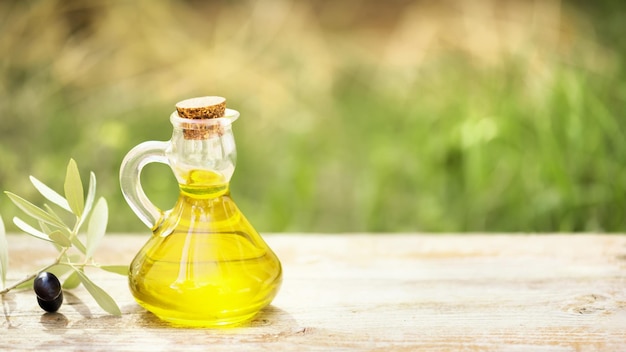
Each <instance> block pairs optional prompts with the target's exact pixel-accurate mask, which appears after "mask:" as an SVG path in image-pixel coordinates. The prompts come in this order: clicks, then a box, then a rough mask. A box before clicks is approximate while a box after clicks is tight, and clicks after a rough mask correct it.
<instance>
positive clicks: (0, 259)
mask: <svg viewBox="0 0 626 352" xmlns="http://www.w3.org/2000/svg"><path fill="white" fill-rule="evenodd" d="M8 269H9V245H8V242H7V236H6V232H5V230H4V222H3V221H2V218H1V217H0V280H2V288H4V284H5V283H6V282H7V271H8Z"/></svg>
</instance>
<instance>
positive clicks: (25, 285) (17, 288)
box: [15, 274, 56, 290]
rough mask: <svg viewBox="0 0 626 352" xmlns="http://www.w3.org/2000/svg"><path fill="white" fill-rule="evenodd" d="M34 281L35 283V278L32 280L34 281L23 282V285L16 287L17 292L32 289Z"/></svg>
mask: <svg viewBox="0 0 626 352" xmlns="http://www.w3.org/2000/svg"><path fill="white" fill-rule="evenodd" d="M55 275H56V274H55ZM34 281H35V278H32V279H30V280H28V281H26V282H22V283H21V284H19V285H17V286H15V289H16V290H21V289H24V288H31V289H32V288H33V282H34Z"/></svg>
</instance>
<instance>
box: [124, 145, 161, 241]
mask: <svg viewBox="0 0 626 352" xmlns="http://www.w3.org/2000/svg"><path fill="white" fill-rule="evenodd" d="M169 145H170V142H156V141H150V142H143V143H141V144H139V145H137V146H136V147H134V148H133V149H131V150H130V151H129V152H128V154H126V157H124V160H123V161H122V166H121V167H120V186H121V188H122V194H123V195H124V198H125V199H126V202H127V203H128V205H130V208H131V209H132V210H133V212H134V213H135V214H136V215H137V217H139V219H140V220H141V221H142V222H143V223H144V224H146V226H148V227H149V228H150V229H154V228H155V227H156V226H157V224H158V223H159V221H160V220H161V218H162V217H163V211H162V210H161V209H159V208H158V207H157V206H156V205H154V204H153V203H152V202H151V201H150V199H148V196H146V193H145V192H144V191H143V188H142V187H141V170H142V169H143V167H144V166H146V165H147V164H149V163H155V162H156V163H162V164H167V165H169V160H168V159H167V156H166V155H165V151H166V150H167V148H168V147H169Z"/></svg>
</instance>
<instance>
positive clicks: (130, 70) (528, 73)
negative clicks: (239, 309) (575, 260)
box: [0, 0, 626, 232]
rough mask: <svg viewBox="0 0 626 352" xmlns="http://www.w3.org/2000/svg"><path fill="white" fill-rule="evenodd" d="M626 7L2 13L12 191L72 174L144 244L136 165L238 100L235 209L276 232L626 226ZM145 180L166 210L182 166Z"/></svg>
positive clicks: (187, 4)
mask: <svg viewBox="0 0 626 352" xmlns="http://www.w3.org/2000/svg"><path fill="white" fill-rule="evenodd" d="M625 10H626V4H625V3H624V2H621V1H595V2H583V1H580V2H572V1H561V2H560V1H548V0H546V1H544V0H536V1H530V0H529V1H487V0H478V1H440V2H435V1H406V0H392V1H385V2H381V1H356V0H341V1H331V0H308V1H295V0H291V1H290V0H267V1H246V0H237V1H198V0H195V1H191V0H187V1H67V0H52V1H34V0H33V1H28V0H27V1H2V2H0V189H2V190H10V191H12V192H15V193H17V194H19V195H22V196H24V197H26V198H28V199H31V200H32V201H34V202H35V203H38V204H41V202H42V201H43V200H42V198H41V196H39V195H38V194H37V193H36V191H35V190H34V188H33V187H32V186H31V184H30V182H29V181H28V176H29V175H34V176H36V177H37V178H38V179H40V180H42V181H43V182H45V183H47V184H48V185H50V186H52V187H53V188H55V189H57V190H58V191H62V188H63V178H64V176H65V167H66V165H67V162H68V160H69V158H70V157H72V158H74V159H75V160H76V161H77V163H78V165H79V168H80V169H81V172H82V173H83V179H84V182H85V183H86V182H87V175H88V172H89V171H90V170H93V171H94V172H95V173H96V175H97V178H98V190H99V195H102V196H105V197H106V198H107V200H108V202H109V208H110V213H111V216H110V222H109V231H111V232H129V231H147V229H145V228H144V226H143V225H142V224H141V223H140V222H139V220H137V219H136V218H135V216H134V215H133V214H132V212H131V211H130V208H129V207H128V206H127V205H126V203H125V202H124V200H123V198H122V196H121V193H120V191H119V184H118V170H119V166H120V163H121V160H122V158H123V157H124V155H125V154H126V153H127V152H128V151H129V150H130V149H131V148H132V147H133V146H135V145H137V144H139V143H141V142H143V141H146V140H168V139H169V137H170V135H171V126H170V124H169V121H168V116H169V114H170V113H171V112H172V111H173V110H174V104H175V103H176V102H178V101H180V100H182V99H185V98H190V97H195V96H202V95H221V96H224V97H226V98H227V99H228V106H229V107H230V108H233V109H236V110H239V111H240V112H241V116H242V117H241V119H240V120H238V122H237V123H236V125H235V138H236V140H237V146H238V151H239V159H238V168H237V171H236V172H235V176H234V178H233V181H232V187H231V188H232V194H233V196H234V198H235V200H236V202H237V204H238V205H239V206H240V207H241V208H242V210H243V212H244V213H245V214H246V216H247V217H248V218H249V220H250V221H251V222H252V223H253V224H254V225H255V226H256V227H257V229H258V230H260V231H263V232H270V231H274V232H280V231H293V232H357V231H385V232H404V231H432V232H443V231H472V232H477V231H541V232H555V231H605V232H617V231H625V230H626V223H625V221H624V219H625V216H626V212H625V210H626V177H624V165H625V164H626V139H625V138H624V134H625V131H626V120H625V116H624V114H625V112H626V70H625V66H624V65H625V54H626V42H625V41H624V34H625V33H624V28H625V27H624V23H625V21H626V11H625ZM143 179H144V185H145V188H146V190H147V193H148V195H149V196H150V197H151V198H152V199H153V201H154V202H155V203H156V204H157V205H159V206H160V207H161V208H163V209H169V208H170V207H171V206H172V205H173V202H174V201H175V199H176V196H177V186H176V184H175V181H174V178H173V176H172V175H171V173H170V172H169V170H168V169H167V167H166V166H159V165H150V166H148V167H147V168H146V170H145V172H144V177H143ZM17 213H18V211H17V210H16V209H15V208H14V206H13V205H12V204H11V203H10V201H9V200H8V198H7V197H5V196H4V195H3V196H2V198H1V199H0V214H2V216H3V218H4V219H5V222H6V223H7V224H9V223H10V219H11V218H12V217H13V216H14V215H15V214H17ZM9 229H13V230H15V228H14V227H11V226H9Z"/></svg>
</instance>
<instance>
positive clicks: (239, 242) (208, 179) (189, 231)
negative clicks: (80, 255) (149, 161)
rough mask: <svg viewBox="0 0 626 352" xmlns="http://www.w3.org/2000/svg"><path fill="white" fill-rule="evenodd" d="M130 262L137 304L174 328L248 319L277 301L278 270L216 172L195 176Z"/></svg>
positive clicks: (193, 173) (199, 172) (273, 257)
mask: <svg viewBox="0 0 626 352" xmlns="http://www.w3.org/2000/svg"><path fill="white" fill-rule="evenodd" d="M180 191H181V192H180V196H179V198H178V201H177V203H176V205H175V206H174V208H173V209H172V210H170V211H168V212H166V213H165V214H164V217H163V221H161V222H160V224H159V225H158V227H157V228H156V229H155V230H154V234H153V236H152V237H151V238H150V240H149V241H148V242H147V243H146V245H145V246H144V247H143V248H142V249H141V251H140V252H139V253H138V254H137V256H136V257H135V259H134V260H133V262H132V264H131V268H130V270H131V272H130V276H129V278H130V279H129V284H130V288H131V291H132V293H133V295H134V296H135V299H136V300H137V302H139V304H140V305H142V306H143V307H144V308H146V309H147V310H149V311H151V312H153V313H154V314H155V315H157V316H158V317H159V318H161V319H163V320H166V321H169V322H172V323H174V324H176V325H185V326H198V327H204V326H206V327H210V326H223V325H231V324H237V323H241V322H245V321H247V320H249V319H251V318H252V317H253V316H254V315H255V314H256V313H258V312H259V311H260V310H261V309H262V308H263V307H265V306H267V305H268V304H269V303H270V302H271V301H272V299H273V298H274V296H275V295H276V293H277V291H278V289H279V287H280V284H281V281H282V271H281V265H280V262H279V260H278V258H277V257H276V255H275V254H274V253H273V252H272V250H271V249H270V248H269V247H268V246H267V244H266V243H265V242H264V241H263V239H262V238H261V236H260V235H259V234H258V233H257V232H256V230H254V228H253V227H252V226H251V225H250V223H249V222H248V221H247V220H246V219H245V217H244V216H243V214H242V213H241V211H240V210H239V209H238V208H237V206H236V205H235V203H234V202H233V200H232V199H231V198H230V193H229V189H228V183H227V182H225V181H224V179H223V177H221V176H220V175H219V174H217V173H214V172H211V171H204V170H193V171H191V172H189V173H188V175H187V176H186V181H185V182H184V183H183V184H180Z"/></svg>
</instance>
